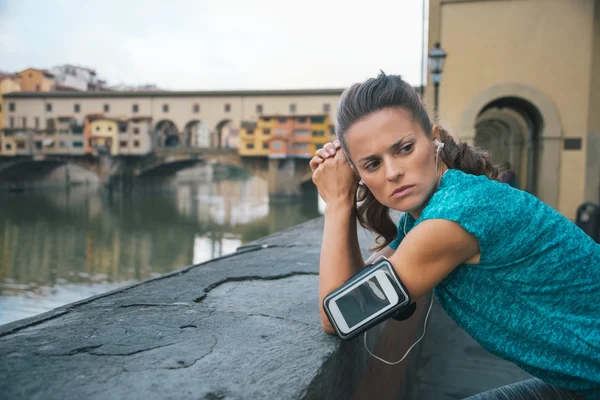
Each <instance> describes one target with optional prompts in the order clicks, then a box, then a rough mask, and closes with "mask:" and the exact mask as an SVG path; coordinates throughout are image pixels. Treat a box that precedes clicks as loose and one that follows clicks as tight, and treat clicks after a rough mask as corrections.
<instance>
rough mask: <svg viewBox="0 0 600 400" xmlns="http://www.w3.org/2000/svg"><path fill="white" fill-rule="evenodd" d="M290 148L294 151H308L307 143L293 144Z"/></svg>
mask: <svg viewBox="0 0 600 400" xmlns="http://www.w3.org/2000/svg"><path fill="white" fill-rule="evenodd" d="M292 148H294V149H296V150H305V149H308V143H294V144H292Z"/></svg>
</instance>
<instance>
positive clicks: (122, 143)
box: [119, 140, 127, 148]
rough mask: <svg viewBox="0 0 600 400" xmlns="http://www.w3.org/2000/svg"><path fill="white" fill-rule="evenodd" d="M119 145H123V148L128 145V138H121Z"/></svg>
mask: <svg viewBox="0 0 600 400" xmlns="http://www.w3.org/2000/svg"><path fill="white" fill-rule="evenodd" d="M119 146H121V148H123V147H127V140H121V141H120V142H119Z"/></svg>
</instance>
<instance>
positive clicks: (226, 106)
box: [225, 103, 231, 113]
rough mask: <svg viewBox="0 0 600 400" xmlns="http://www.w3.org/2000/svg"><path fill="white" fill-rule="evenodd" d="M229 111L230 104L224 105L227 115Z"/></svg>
mask: <svg viewBox="0 0 600 400" xmlns="http://www.w3.org/2000/svg"><path fill="white" fill-rule="evenodd" d="M229 111H231V104H229V103H225V112H226V113H228V112H229Z"/></svg>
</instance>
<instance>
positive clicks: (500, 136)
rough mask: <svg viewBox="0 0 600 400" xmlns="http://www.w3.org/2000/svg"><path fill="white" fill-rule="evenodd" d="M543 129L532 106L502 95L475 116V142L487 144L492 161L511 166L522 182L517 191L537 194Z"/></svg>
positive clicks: (540, 118)
mask: <svg viewBox="0 0 600 400" xmlns="http://www.w3.org/2000/svg"><path fill="white" fill-rule="evenodd" d="M543 129H544V119H543V117H542V115H541V113H540V111H539V110H538V109H537V107H536V106H535V105H533V104H532V103H531V102H529V101H527V100H525V99H523V98H520V97H517V96H506V97H502V98H498V99H495V100H493V101H490V102H489V103H487V104H486V105H485V106H484V107H483V108H482V109H481V111H480V112H479V113H478V114H477V119H476V123H475V131H476V132H475V133H476V134H475V143H476V144H477V145H479V146H482V144H484V143H487V144H488V145H490V150H492V152H495V153H496V154H495V157H493V158H494V159H495V161H497V162H498V161H508V162H510V163H511V166H512V168H513V169H514V170H515V172H516V173H517V176H519V177H520V182H522V186H523V187H521V189H525V190H527V191H528V192H530V193H532V194H537V189H538V176H539V169H540V158H539V149H540V137H541V132H542V131H543ZM483 147H485V145H484V146H483ZM493 156H494V155H493Z"/></svg>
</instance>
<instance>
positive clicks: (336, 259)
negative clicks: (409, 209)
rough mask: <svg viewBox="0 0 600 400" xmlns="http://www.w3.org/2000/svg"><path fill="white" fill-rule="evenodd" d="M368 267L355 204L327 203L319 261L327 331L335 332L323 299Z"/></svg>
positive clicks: (320, 296)
mask: <svg viewBox="0 0 600 400" xmlns="http://www.w3.org/2000/svg"><path fill="white" fill-rule="evenodd" d="M364 266H365V263H364V261H363V259H362V255H361V253H360V247H359V244H358V235H357V229H356V215H355V212H354V205H353V204H352V203H348V204H336V205H335V206H332V207H330V206H329V205H327V206H326V207H325V227H324V229H323V242H322V244H321V258H320V262H319V310H320V313H321V323H322V325H323V329H324V330H325V332H327V333H331V334H333V333H335V331H334V330H333V327H332V326H331V324H330V322H329V320H328V319H327V315H325V312H324V311H323V299H324V298H325V296H327V295H328V294H329V293H331V292H333V291H334V290H335V289H337V288H338V287H340V286H342V284H343V283H344V282H346V281H347V280H348V279H349V278H350V277H351V276H352V275H354V274H355V273H357V272H358V271H360V270H361V269H362V268H363V267H364Z"/></svg>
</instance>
